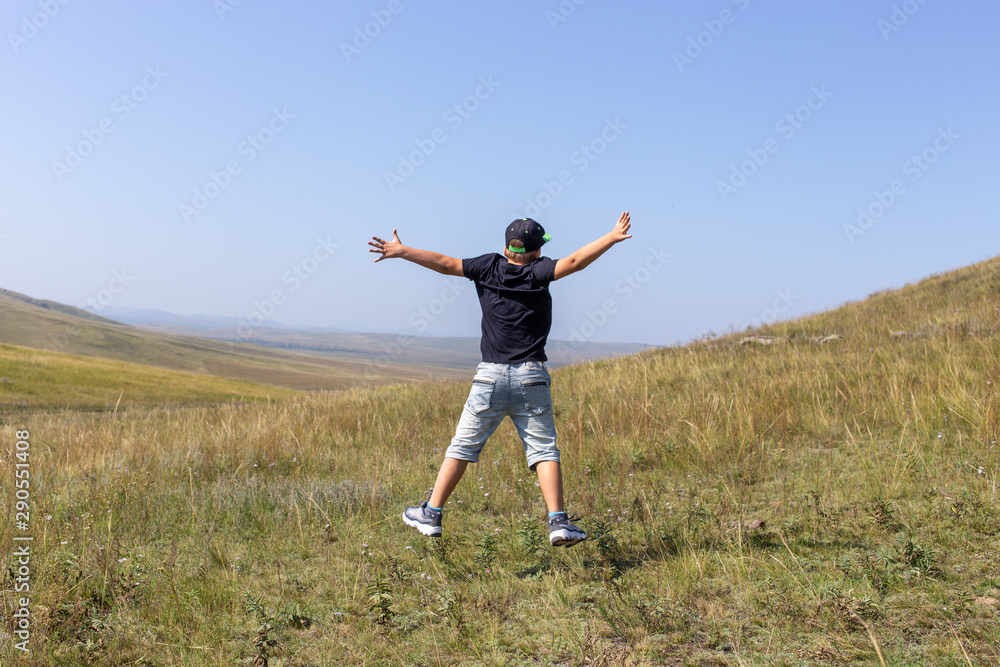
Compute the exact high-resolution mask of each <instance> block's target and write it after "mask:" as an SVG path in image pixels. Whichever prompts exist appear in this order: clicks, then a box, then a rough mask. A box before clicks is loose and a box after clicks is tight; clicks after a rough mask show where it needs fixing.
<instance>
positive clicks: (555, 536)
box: [549, 513, 587, 547]
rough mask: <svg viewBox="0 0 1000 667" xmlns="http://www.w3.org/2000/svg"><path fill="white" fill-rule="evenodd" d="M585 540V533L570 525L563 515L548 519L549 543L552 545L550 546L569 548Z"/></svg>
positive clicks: (566, 517)
mask: <svg viewBox="0 0 1000 667" xmlns="http://www.w3.org/2000/svg"><path fill="white" fill-rule="evenodd" d="M585 539H587V533H585V532H583V531H582V530H580V529H579V528H577V527H576V526H574V525H573V524H571V523H570V522H569V517H568V516H567V515H566V514H565V513H563V514H557V515H555V516H554V517H552V518H551V519H549V542H551V543H552V546H554V547H571V546H573V545H574V544H576V543H578V542H583V541H584V540H585Z"/></svg>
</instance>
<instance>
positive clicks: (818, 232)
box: [0, 0, 1000, 344]
mask: <svg viewBox="0 0 1000 667" xmlns="http://www.w3.org/2000/svg"><path fill="white" fill-rule="evenodd" d="M998 20H1000V6H997V5H996V4H992V3H972V2H948V3H946V2H943V0H925V1H924V2H920V0H907V1H906V2H898V1H897V2H895V3H894V2H890V1H884V2H883V1H880V0H865V1H864V2H861V1H859V0H848V1H846V2H841V3H798V2H797V3H792V2H779V3H773V2H772V3H764V2H760V1H759V0H735V1H734V0H715V1H713V2H702V3H684V4H683V5H681V4H680V3H654V2H633V3H610V2H602V1H600V0H586V1H583V2H580V0H576V1H575V2H574V0H564V1H563V2H562V3H560V2H557V1H555V0H553V1H551V2H519V1H514V2H505V3H480V2H469V3H461V4H460V3H426V2H424V3H421V2H411V1H407V0H393V1H392V2H390V1H389V0H377V1H365V2H352V3H330V4H327V3H318V2H311V3H306V2H285V3H281V4H280V5H279V4H278V3H265V2H261V1H260V0H242V2H236V0H216V1H214V2H213V0H178V1H176V2H170V3H166V2H163V3H134V2H112V1H110V0H108V1H103V2H93V3H85V2H81V1H80V0H69V1H67V2H66V4H63V3H62V2H60V0H41V1H39V0H34V1H26V0H10V1H8V2H5V3H4V4H3V6H2V8H0V28H2V32H3V34H4V40H3V44H2V45H0V90H3V91H4V101H3V103H2V105H0V126H2V127H3V129H4V131H3V132H2V133H0V156H2V157H0V183H2V185H0V187H2V196H0V287H4V288H6V289H10V290H15V291H18V292H23V293H26V294H29V295H31V296H35V297H39V298H47V299H53V300H56V301H61V302H64V303H69V304H72V305H78V304H81V303H85V302H87V300H88V299H90V300H91V302H93V303H97V304H98V305H100V306H105V307H120V306H133V307H139V308H154V309H161V310H166V311H171V312H176V313H181V314H194V313H207V314H213V315H227V316H233V317H234V318H242V319H243V320H247V321H249V322H250V324H252V325H256V324H257V323H262V322H266V321H277V322H284V323H291V324H307V325H316V326H334V327H337V326H344V327H353V328H360V329H366V330H372V331H398V332H401V333H408V334H431V335H470V336H475V335H478V331H479V310H478V304H477V302H476V299H475V295H474V292H473V291H472V290H470V289H462V288H463V285H461V284H460V283H455V282H453V281H449V280H448V279H445V278H443V277H442V276H439V275H438V274H435V273H432V272H429V271H427V270H425V269H421V268H420V267H417V266H415V265H412V264H408V263H405V262H402V261H392V262H381V263H379V264H377V265H376V264H373V263H372V259H373V258H374V256H373V255H369V254H368V253H367V246H366V242H367V240H368V238H369V237H370V236H371V235H373V234H378V235H380V236H387V235H389V234H391V231H392V229H393V228H398V229H399V234H400V237H401V238H402V240H403V242H404V243H406V244H408V245H413V246H416V247H421V248H426V249H431V250H436V251H438V252H442V253H445V254H448V255H452V256H455V257H471V256H475V255H479V254H482V253H484V252H491V251H499V250H500V249H501V248H502V244H503V240H502V230H503V228H504V226H505V225H506V223H507V222H509V221H510V220H511V219H512V218H514V217H521V216H524V215H525V214H528V215H530V216H531V217H534V218H536V219H537V220H538V221H540V222H541V223H542V224H543V225H544V226H545V227H546V230H547V231H548V232H549V233H550V234H551V235H552V237H553V240H552V241H551V243H550V244H549V245H548V246H546V254H547V255H549V256H551V257H556V258H558V257H561V256H564V255H567V254H569V253H570V252H572V251H573V250H575V249H576V248H577V247H579V246H581V245H583V244H584V243H586V242H588V241H590V240H592V239H593V238H596V237H597V236H599V235H601V234H603V233H604V232H605V231H607V230H609V229H610V228H611V227H612V225H613V224H614V222H615V220H616V219H617V216H618V214H619V213H620V212H621V211H623V210H629V211H630V212H631V214H632V220H633V233H634V238H633V239H631V240H630V241H628V242H626V243H623V244H621V245H619V246H616V247H615V248H613V249H612V250H611V251H610V252H609V253H608V254H607V255H606V256H604V257H602V258H601V259H600V260H599V261H598V262H597V263H595V264H594V265H592V266H591V267H590V268H588V269H587V270H586V271H584V272H583V273H581V274H577V275H574V276H572V277H570V278H567V279H566V280H564V281H560V282H558V283H555V284H554V285H553V287H552V292H553V296H554V299H555V303H556V307H555V313H554V322H553V330H552V336H553V337H554V338H561V339H565V338H569V337H570V336H571V335H572V334H573V332H576V333H577V334H578V335H579V336H582V337H584V338H587V339H588V340H594V341H603V342H612V341H627V342H642V343H651V344H670V343H674V342H677V341H684V340H688V339H690V338H693V337H697V336H700V335H702V334H703V333H705V332H707V331H715V332H722V331H725V330H728V329H729V328H731V327H735V328H737V329H742V328H743V327H745V326H746V325H747V324H748V323H752V322H755V321H761V320H765V321H766V320H769V319H772V318H774V317H781V318H785V317H791V316H795V315H799V314H804V313H809V312H815V311H820V310H824V309H827V308H830V307H834V306H836V305H839V304H841V303H843V302H845V301H849V300H856V299H860V298H864V297H865V296H867V295H868V294H870V293H871V292H874V291H877V290H880V289H884V288H887V287H894V286H901V285H903V284H905V283H907V282H912V281H915V280H918V279H920V278H922V277H925V276H927V275H930V274H932V273H937V272H941V271H945V270H949V269H952V268H955V267H958V266H962V265H966V264H969V263H973V262H976V261H979V260H982V259H986V258H988V257H992V256H994V255H996V254H998V252H1000V227H998V225H997V224H996V222H997V220H996V205H995V200H996V192H997V186H996V183H997V181H998V176H1000V168H998V156H1000V129H998V128H1000V126H998V124H997V123H996V120H995V119H996V117H997V112H998V108H1000V104H998V102H1000V85H998V83H1000V81H998V75H997V73H998V72H1000V45H998V43H997V40H996V39H995V35H994V34H993V32H994V30H993V28H994V26H996V25H997V22H998ZM366 32H367V34H366ZM532 207H533V208H532ZM859 209H860V210H861V211H863V212H867V217H862V218H861V221H860V223H859V216H860V213H859ZM845 226H846V227H845ZM254 313H256V315H254ZM421 313H423V314H421ZM428 313H429V314H430V316H428V315H427V314H428Z"/></svg>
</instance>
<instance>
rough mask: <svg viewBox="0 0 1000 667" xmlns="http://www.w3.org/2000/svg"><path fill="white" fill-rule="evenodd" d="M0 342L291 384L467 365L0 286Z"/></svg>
mask: <svg viewBox="0 0 1000 667" xmlns="http://www.w3.org/2000/svg"><path fill="white" fill-rule="evenodd" d="M0 343H5V344H8V345H16V346H21V347H29V348H34V349H37V350H46V351H49V352H58V353H64V354H70V355H78V356H84V357H94V358H99V359H107V360H113V361H124V362H130V363H133V364H143V365H147V366H154V367H158V368H164V369H170V370H176V371H186V372H189V373H201V374H207V375H215V376H219V377H222V378H229V379H233V380H240V381H244V382H254V383H259V384H268V385H274V386H278V387H286V388H290V389H343V388H346V387H352V386H357V385H360V384H385V383H390V382H400V381H412V380H426V379H449V378H453V379H454V378H460V377H465V376H466V375H468V371H467V370H466V371H465V372H460V371H458V370H455V369H449V368H444V367H438V366H433V365H430V364H427V365H417V364H405V363H400V362H399V361H396V360H395V359H375V360H369V359H363V358H354V359H341V358H330V357H323V356H318V355H308V354H300V353H296V352H291V351H287V350H279V349H273V348H265V347H261V346H257V345H250V344H246V343H233V342H227V341H220V340H210V339H206V338H198V337H193V336H182V335H177V334H171V333H164V332H156V331H149V330H146V329H140V328H138V327H134V326H130V325H127V324H122V323H120V322H116V321H114V320H110V319H107V318H104V317H100V316H97V315H94V314H92V313H89V312H87V311H84V310H80V309H78V308H73V307H72V306H65V305H62V304H58V303H55V302H51V301H44V300H39V299H33V298H31V297H27V296H25V295H22V294H17V293H15V292H9V291H4V292H2V293H0Z"/></svg>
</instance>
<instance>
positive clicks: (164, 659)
mask: <svg viewBox="0 0 1000 667" xmlns="http://www.w3.org/2000/svg"><path fill="white" fill-rule="evenodd" d="M998 297H1000V261H997V260H991V261H989V262H985V263H983V264H980V265H977V266H974V267H969V268H967V269H963V270H961V271H958V272H954V273H951V274H946V275H942V276H937V277H934V278H931V279H928V280H927V281H924V282H922V283H920V284H918V285H913V286H909V287H907V288H904V289H902V290H898V291H895V292H887V293H882V294H878V295H874V296H873V297H872V298H870V299H867V300H865V301H863V302H859V303H854V304H848V305H847V306H845V307H843V308H840V309H837V310H835V311H831V312H828V313H822V314H819V315H816V316H812V317H808V318H803V319H800V320H797V321H793V322H787V323H780V324H777V325H774V326H770V327H767V328H765V329H764V330H760V331H755V332H752V335H750V336H751V337H755V338H761V337H769V338H773V339H774V340H776V341H780V342H772V343H771V344H769V345H763V344H761V343H760V342H755V341H747V342H744V343H742V344H741V340H742V339H743V338H745V337H747V336H748V334H738V335H733V336H727V337H721V338H715V339H711V340H705V341H701V342H698V343H694V344H691V345H688V346H685V347H683V348H672V349H662V350H655V351H651V352H649V353H645V354H642V355H639V356H634V357H626V358H621V359H616V360H613V361H604V362H595V363H590V364H585V365H581V366H576V367H571V368H566V369H560V370H559V371H558V372H556V373H554V396H555V409H556V411H557V426H558V428H559V437H560V445H561V448H562V450H563V454H564V459H565V472H566V477H567V481H566V486H567V498H568V505H569V509H570V511H571V512H576V513H579V514H580V515H582V518H581V520H580V523H581V525H583V526H584V527H585V528H586V529H587V530H588V532H590V534H591V540H589V541H588V542H585V543H584V544H582V545H579V546H577V547H574V548H573V549H571V550H562V551H559V550H552V549H550V548H549V547H548V545H547V540H546V539H545V534H544V530H543V527H542V517H543V514H544V512H543V509H542V505H541V501H540V497H539V493H538V489H537V487H536V486H535V480H534V478H533V476H531V474H530V473H529V472H528V471H527V470H526V469H525V467H524V462H523V453H522V452H521V450H520V445H519V443H518V442H517V439H516V436H515V435H514V433H513V432H512V430H511V429H508V428H506V427H503V428H501V430H500V431H499V432H498V433H497V435H496V436H494V439H493V440H492V441H491V443H490V446H489V447H488V448H487V450H486V454H485V456H484V458H483V460H482V462H481V463H480V464H479V465H478V466H474V467H472V468H470V470H469V473H467V477H466V479H465V480H463V482H462V484H461V485H460V487H459V489H458V491H457V492H456V494H455V495H454V496H453V497H452V500H451V501H450V503H449V505H448V508H447V510H446V513H445V531H446V538H445V539H443V540H440V541H430V540H426V539H424V538H420V537H419V536H417V535H416V534H415V533H412V532H410V531H409V530H408V529H406V528H405V526H403V525H402V522H401V521H400V520H399V518H398V517H399V514H400V512H401V511H402V508H403V507H404V506H405V505H406V504H410V503H413V502H415V501H419V500H420V499H421V498H422V494H423V493H424V492H425V491H426V489H427V488H428V486H429V485H430V483H431V482H432V480H433V474H434V470H435V469H436V466H437V465H438V463H439V461H440V457H441V454H442V452H443V449H444V447H445V446H446V445H447V442H448V441H449V439H450V437H451V435H452V430H453V428H454V424H455V420H456V419H457V416H458V412H459V411H460V409H461V405H462V403H463V401H464V399H465V395H466V391H467V386H466V385H465V384H464V383H435V384H415V385H407V386H395V387H383V388H374V389H372V388H369V389H356V390H350V391H347V392H343V393H339V394H312V395H305V396H301V397H295V398H289V399H282V400H278V401H258V402H256V403H253V404H247V403H227V404H225V405H218V406H204V407H190V408H129V409H126V410H119V412H118V413H117V414H103V415H100V416H97V417H94V416H90V415H83V414H73V413H65V414H47V415H32V414H25V415H21V416H19V415H11V414H8V415H6V416H5V417H4V425H3V426H2V427H0V443H3V449H2V450H0V451H5V452H7V456H6V458H5V459H4V468H3V477H2V478H0V483H2V493H3V494H10V493H11V488H12V487H11V481H12V479H13V466H14V462H15V459H14V458H13V454H14V451H13V446H12V443H13V442H14V431H15V429H30V430H31V432H32V436H31V438H32V439H31V442H32V444H31V452H32V457H33V458H32V459H31V465H32V475H33V477H32V479H33V480H34V479H36V478H35V477H34V476H35V475H37V486H33V487H32V496H31V498H32V503H33V510H32V519H31V523H32V531H33V534H34V535H35V538H36V541H35V543H34V544H35V547H36V548H37V552H36V553H37V554H38V560H37V561H33V565H32V567H33V568H34V569H33V575H32V576H33V577H34V579H33V585H34V586H35V587H36V588H35V590H36V595H35V597H33V598H32V604H33V608H34V609H35V612H36V616H35V617H34V620H33V623H35V625H33V628H34V631H35V632H36V633H37V634H33V635H32V649H33V653H32V654H31V656H29V658H28V659H27V661H25V662H24V664H32V663H31V661H32V660H34V661H35V662H34V664H67V665H70V664H74V665H75V664H81V663H84V662H89V663H92V664H106V665H111V664H191V665H202V664H210V665H231V664H238V663H241V664H251V662H252V661H253V659H254V658H255V657H256V658H258V659H259V660H261V661H262V662H263V660H264V659H265V658H266V659H267V660H268V661H269V663H270V665H271V666H272V667H273V666H274V665H300V666H305V665H327V664H336V665H382V664H385V665H456V664H477V665H518V664H522V665H538V664H568V665H569V664H572V665H598V664H601V665H654V664H669V665H683V664H692V665H711V664H719V665H807V664H819V663H826V664H855V665H867V664H880V661H884V663H885V664H890V665H928V664H934V665H967V664H976V665H988V664H996V662H997V660H1000V649H998V646H1000V629H998V628H1000V624H998V623H997V621H998V620H1000V619H998V609H997V606H996V605H990V604H986V603H984V602H979V601H978V600H986V599H995V598H997V597H998V596H1000V556H998V553H997V550H996V546H995V545H996V540H997V535H998V534H1000V511H998V507H997V501H998V497H997V475H998V466H997V463H998V460H997V457H998V453H997V448H996V444H997V440H998V439H1000V438H998V434H1000V397H998V390H997V387H996V385H997V383H998V382H1000V342H998V339H997V331H998V329H1000V311H998V309H997V308H998V304H1000V298H998ZM831 336H839V337H838V338H833V339H831V338H830V337H831ZM823 339H825V340H826V342H819V341H820V340H823ZM4 497H5V500H6V498H10V497H13V496H11V495H5V496H4ZM755 520H759V521H763V522H764V523H763V525H760V524H757V523H754V521H755ZM0 526H2V527H0V545H4V548H5V549H7V548H8V547H7V545H10V544H11V538H12V536H13V534H14V529H13V527H12V525H11V523H10V522H7V523H6V524H0ZM8 551H9V549H8ZM4 576H7V575H4ZM3 588H4V589H5V590H7V591H9V589H10V582H6V581H5V584H4V586H3ZM4 604H5V605H6V607H7V609H11V608H12V604H13V603H12V594H11V593H10V592H6V593H5V594H4ZM8 628H9V625H8ZM4 631H6V632H9V629H8V630H4ZM272 640H273V641H277V642H278V643H277V644H275V645H271V644H269V643H268V642H270V641H272ZM255 642H256V643H255ZM9 646H10V644H9V641H7V640H5V641H4V644H3V649H2V650H3V651H7V652H6V653H0V656H2V657H3V658H4V660H5V662H6V660H8V659H13V658H12V656H13V655H14V654H13V653H12V652H11V649H10V648H9Z"/></svg>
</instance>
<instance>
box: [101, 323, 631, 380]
mask: <svg viewBox="0 0 1000 667" xmlns="http://www.w3.org/2000/svg"><path fill="white" fill-rule="evenodd" d="M102 312H104V313H106V314H107V315H108V316H109V317H113V318H115V319H117V320H120V321H121V322H126V323H128V324H133V325H136V326H139V327H142V328H144V329H150V330H152V331H159V332H163V333H172V334H178V335H182V336H199V337H202V338H209V339H212V340H220V341H232V340H233V339H235V338H236V337H237V330H236V326H237V321H236V319H235V318H226V317H216V316H210V315H192V316H185V315H176V314H174V313H167V312H163V311H157V310H143V309H138V308H114V309H111V308H108V309H105V310H104V311H102ZM244 342H247V343H252V344H254V345H261V346H264V347H271V348H280V349H286V350H295V351H297V352H306V353H310V354H318V355H321V356H325V357H332V358H340V359H354V360H361V361H367V360H372V359H381V360H383V361H384V360H385V358H386V357H387V356H390V357H391V358H392V359H393V361H395V362H397V363H401V364H415V365H418V366H434V367H442V368H454V369H461V370H465V371H468V370H469V369H473V368H475V366H476V364H478V363H479V361H480V360H481V358H482V357H481V356H480V352H479V338H471V337H440V338H438V337H430V336H407V335H400V334H384V333H362V332H353V331H345V330H342V329H335V328H308V327H289V326H284V325H281V324H278V323H273V324H270V325H269V326H266V327H255V328H254V329H253V331H252V333H251V334H250V337H249V338H248V339H246V340H245V341H244ZM548 348H549V351H550V354H549V357H550V365H552V366H562V365H567V364H574V363H580V362H582V361H589V360H591V359H604V358H608V357H616V356H620V355H624V354H634V353H636V352H640V351H642V350H644V349H648V346H646V345H639V344H634V343H590V342H588V343H583V344H569V343H566V342H565V341H563V342H562V344H560V341H556V340H550V341H549V345H548Z"/></svg>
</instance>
